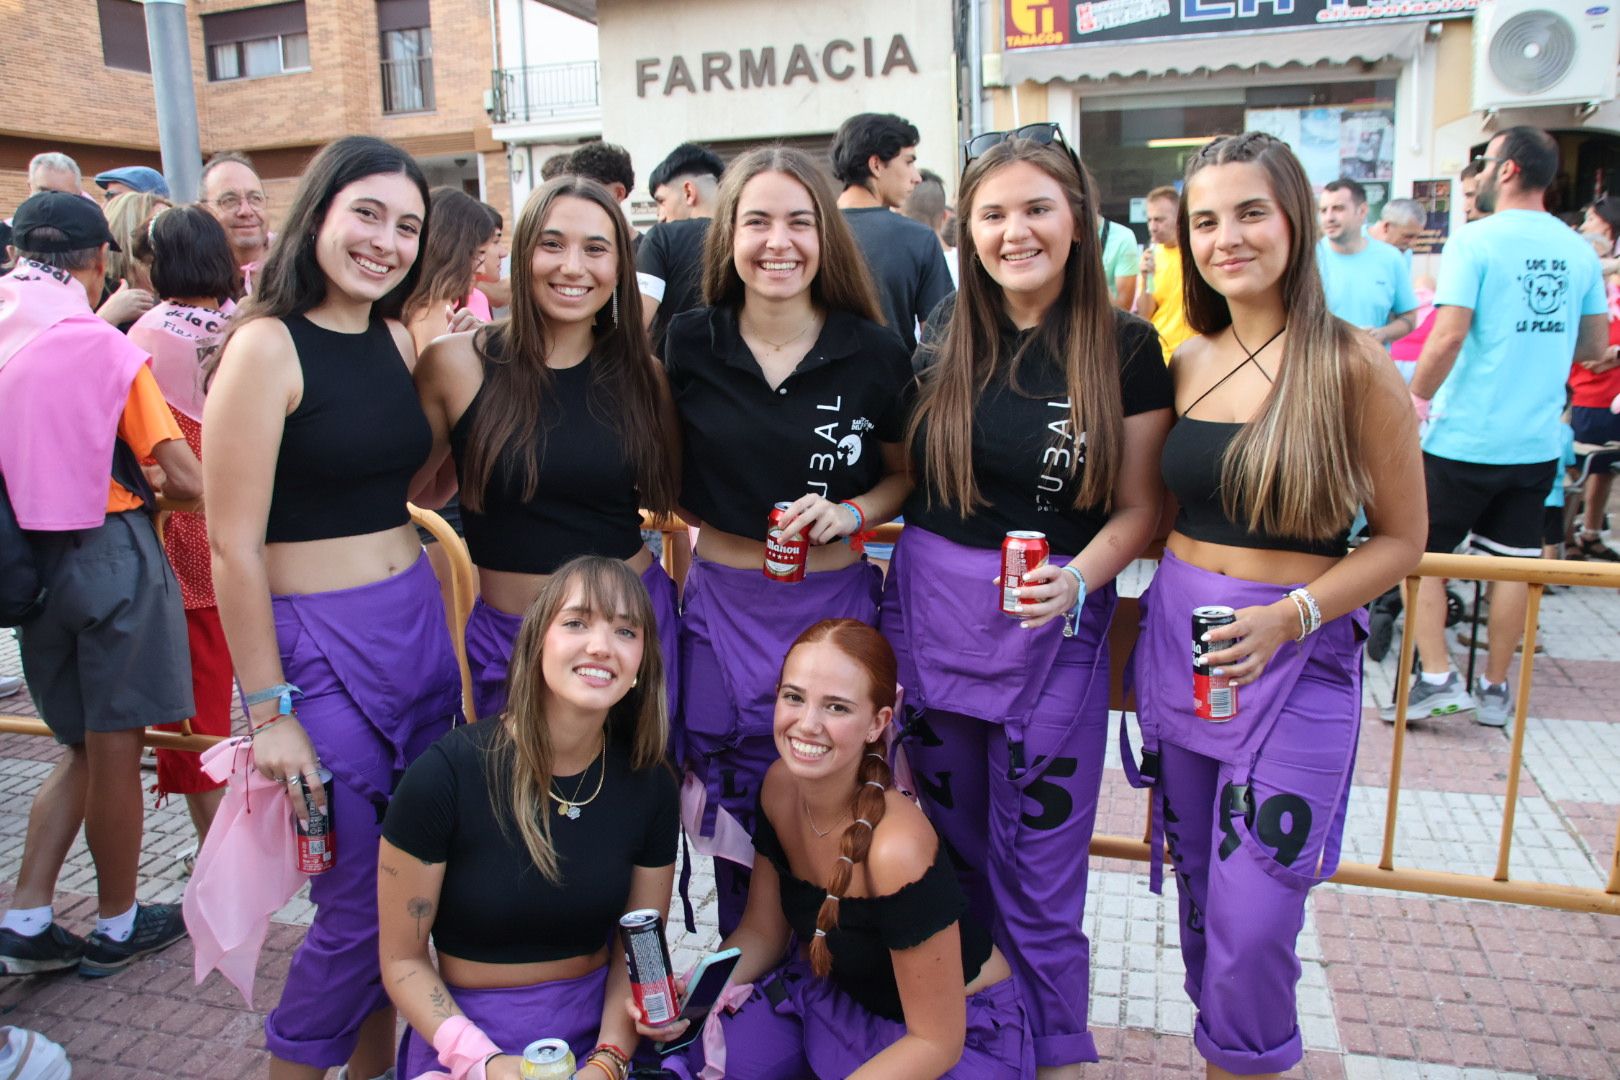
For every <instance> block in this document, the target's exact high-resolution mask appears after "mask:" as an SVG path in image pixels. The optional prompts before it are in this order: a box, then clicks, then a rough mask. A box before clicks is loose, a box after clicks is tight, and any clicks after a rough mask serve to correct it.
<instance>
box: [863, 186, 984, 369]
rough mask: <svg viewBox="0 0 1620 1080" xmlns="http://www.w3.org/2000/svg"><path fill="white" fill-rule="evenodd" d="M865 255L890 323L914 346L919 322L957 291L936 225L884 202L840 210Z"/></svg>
mask: <svg viewBox="0 0 1620 1080" xmlns="http://www.w3.org/2000/svg"><path fill="white" fill-rule="evenodd" d="M843 214H844V220H845V221H848V222H849V227H850V230H851V231H852V232H854V234H855V242H856V243H858V244H859V245H860V246H861V253H862V254H863V255H865V256H866V265H867V267H868V268H869V269H870V270H871V271H872V278H873V281H874V283H875V284H876V285H877V289H878V299H880V300H882V301H883V314H884V317H885V318H887V319H888V320H889V328H890V329H891V330H893V331H894V332H895V333H897V334H899V335H900V340H901V341H903V342H905V344H906V348H907V349H915V348H916V347H917V324H918V323H920V322H922V321H924V320H925V319H927V318H928V313H929V312H930V311H932V310H933V309H934V305H935V304H938V303H939V302H940V300H942V299H943V298H945V297H947V296H949V295H951V294H952V293H953V292H955V291H956V286H955V285H953V284H951V271H950V268H949V267H947V266H946V265H945V252H944V250H943V249H941V248H940V246H939V237H938V236H936V235H934V230H933V229H930V228H929V227H928V226H926V225H924V224H922V223H921V222H917V221H912V220H911V219H910V218H908V217H906V216H905V215H904V214H897V213H895V212H894V211H893V210H889V209H887V208H886V207H882V206H862V207H855V208H853V209H849V210H845V211H844V212H843Z"/></svg>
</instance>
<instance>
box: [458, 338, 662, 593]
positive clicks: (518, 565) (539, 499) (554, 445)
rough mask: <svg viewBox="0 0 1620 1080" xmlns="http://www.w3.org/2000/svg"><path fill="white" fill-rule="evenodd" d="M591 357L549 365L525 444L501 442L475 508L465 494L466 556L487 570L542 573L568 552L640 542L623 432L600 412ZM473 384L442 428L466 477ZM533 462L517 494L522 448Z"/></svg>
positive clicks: (623, 553) (615, 553)
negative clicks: (527, 492) (452, 421)
mask: <svg viewBox="0 0 1620 1080" xmlns="http://www.w3.org/2000/svg"><path fill="white" fill-rule="evenodd" d="M592 373H593V362H592V361H591V359H590V358H588V357H587V358H586V360H585V362H584V363H581V364H576V365H574V366H573V367H570V368H553V369H552V371H551V380H552V392H551V393H550V394H549V395H547V399H546V401H545V402H544V404H543V406H542V415H541V417H540V423H539V427H538V429H537V431H536V433H535V436H534V439H533V441H532V442H531V443H529V444H528V445H527V446H519V445H518V444H517V443H516V442H513V443H511V444H509V445H508V447H507V452H506V453H504V454H502V455H501V457H500V458H499V460H497V461H496V463H495V467H494V469H493V470H491V473H490V478H489V484H488V486H487V488H486V489H485V491H484V499H483V506H484V508H483V510H481V511H474V510H472V509H469V508H468V507H467V505H466V504H465V503H463V504H462V507H461V523H462V527H463V528H464V529H465V530H466V533H465V535H466V538H467V550H468V553H469V554H470V555H471V556H472V561H473V562H474V563H476V564H477V565H479V566H481V567H483V568H485V569H486V570H506V571H511V572H513V573H518V574H550V573H552V572H554V571H555V570H556V569H557V568H558V567H559V566H561V565H562V564H563V563H565V562H567V561H568V560H569V559H572V558H574V557H575V556H576V555H607V556H610V557H612V558H615V559H628V558H630V557H631V556H632V555H634V554H635V553H636V552H637V551H639V550H641V509H640V505H641V500H640V498H639V496H638V493H637V489H636V471H635V465H634V463H633V462H632V461H631V460H630V458H629V456H628V455H627V454H626V453H625V448H624V440H622V439H621V438H619V436H618V434H617V433H616V432H615V431H614V428H613V425H612V423H610V422H609V421H608V420H607V419H605V418H604V416H603V415H602V410H603V409H605V408H610V407H611V402H609V401H608V400H607V399H606V395H605V394H603V393H601V392H599V391H598V392H596V393H593V392H592V382H593V379H592ZM488 387H489V383H488V382H485V383H484V385H483V386H482V387H480V388H479V391H478V394H477V395H476V396H475V397H474V398H473V400H472V404H470V405H468V406H467V411H466V412H464V413H462V414H461V419H460V420H458V421H456V426H455V427H454V428H452V429H451V431H450V450H451V452H452V453H453V454H454V455H455V459H456V474H457V476H458V477H460V478H462V479H463V482H465V475H466V474H465V469H466V463H467V444H468V439H469V438H470V437H471V434H472V427H473V419H474V417H475V416H476V415H477V412H478V409H479V407H480V405H481V404H482V402H483V401H484V393H485V391H486V390H487V389H488ZM520 455H521V456H528V457H532V458H533V459H534V462H535V469H536V478H537V483H536V485H535V490H534V497H533V498H531V499H524V498H523V474H522V470H520V469H519V468H518V467H517V466H518V464H519V463H520V462H521V456H520Z"/></svg>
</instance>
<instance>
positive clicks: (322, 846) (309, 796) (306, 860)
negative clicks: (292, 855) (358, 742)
mask: <svg viewBox="0 0 1620 1080" xmlns="http://www.w3.org/2000/svg"><path fill="white" fill-rule="evenodd" d="M316 775H317V776H319V777H320V778H321V787H322V788H324V789H325V790H326V809H325V811H321V810H318V809H316V807H315V796H314V794H313V793H312V792H311V791H310V790H309V787H308V786H307V785H305V784H303V783H299V785H298V795H296V796H294V798H302V799H303V800H304V809H305V810H307V811H309V823H308V824H305V823H304V822H302V821H299V820H298V818H297V816H296V815H295V816H294V817H293V823H294V824H295V825H296V826H297V829H298V836H297V841H298V847H297V852H298V854H297V864H298V872H299V873H301V874H324V873H326V872H327V871H328V870H330V869H332V867H334V866H336V865H337V833H336V832H335V831H334V830H333V828H332V773H331V772H330V770H327V769H318V770H317V771H316Z"/></svg>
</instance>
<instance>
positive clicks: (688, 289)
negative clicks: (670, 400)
mask: <svg viewBox="0 0 1620 1080" xmlns="http://www.w3.org/2000/svg"><path fill="white" fill-rule="evenodd" d="M708 235H709V219H708V218H687V219H686V220H685V221H661V222H659V223H658V224H657V225H654V226H653V227H652V228H650V229H648V230H647V232H646V234H645V236H644V237H643V239H642V242H641V247H640V248H638V249H637V250H636V269H637V270H638V271H640V272H641V273H643V274H648V275H651V276H652V277H655V278H657V279H658V280H659V281H662V282H663V283H664V298H663V299H662V300H660V301H659V302H658V311H657V312H656V313H655V314H654V315H653V321H652V345H653V352H654V354H656V355H659V356H662V355H663V349H664V336H665V335H666V334H667V333H669V321H670V320H671V319H673V318H674V317H675V316H677V315H679V314H680V313H681V312H683V311H691V310H692V309H693V308H695V307H698V306H700V305H701V304H702V303H703V241H704V239H705V238H707V237H708Z"/></svg>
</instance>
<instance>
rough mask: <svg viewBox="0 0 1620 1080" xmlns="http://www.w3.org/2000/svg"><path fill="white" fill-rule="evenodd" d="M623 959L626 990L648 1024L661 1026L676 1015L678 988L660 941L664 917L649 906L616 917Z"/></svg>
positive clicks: (678, 999) (678, 996)
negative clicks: (627, 975)
mask: <svg viewBox="0 0 1620 1080" xmlns="http://www.w3.org/2000/svg"><path fill="white" fill-rule="evenodd" d="M619 933H620V934H621V935H622V936H623V937H624V958H625V962H626V964H627V965H628V966H629V968H630V992H631V993H632V994H634V995H635V999H636V1008H638V1009H640V1010H641V1019H642V1022H643V1023H645V1024H646V1025H647V1026H648V1027H663V1026H664V1025H665V1024H667V1023H669V1022H671V1021H672V1020H674V1019H675V1018H676V1017H677V1016H679V1015H680V991H679V990H678V989H677V988H676V985H675V971H674V969H673V968H672V967H671V966H670V963H669V946H668V945H667V944H665V942H664V917H663V916H662V915H660V914H658V912H656V911H654V910H653V909H652V908H642V909H641V910H639V911H632V912H630V913H629V914H628V915H625V916H624V917H623V918H621V919H620V920H619Z"/></svg>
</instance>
